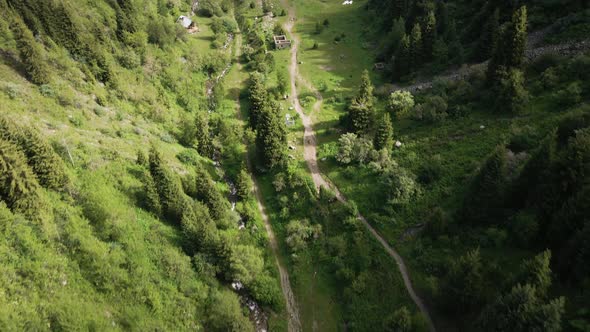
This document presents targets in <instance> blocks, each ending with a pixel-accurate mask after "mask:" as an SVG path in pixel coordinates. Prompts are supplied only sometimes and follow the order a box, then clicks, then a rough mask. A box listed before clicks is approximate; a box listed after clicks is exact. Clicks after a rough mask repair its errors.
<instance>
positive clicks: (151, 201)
mask: <svg viewBox="0 0 590 332" xmlns="http://www.w3.org/2000/svg"><path fill="white" fill-rule="evenodd" d="M143 190H144V194H145V201H144V204H145V207H146V209H147V210H148V211H150V212H152V213H153V214H154V215H155V216H160V215H161V214H162V204H160V196H159V195H158V190H157V189H156V184H155V183H154V179H153V178H152V176H151V175H150V173H149V172H145V174H144V177H143Z"/></svg>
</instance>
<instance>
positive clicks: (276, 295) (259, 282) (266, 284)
mask: <svg viewBox="0 0 590 332" xmlns="http://www.w3.org/2000/svg"><path fill="white" fill-rule="evenodd" d="M250 290H251V292H252V296H254V298H255V299H256V300H257V301H259V303H261V304H263V305H267V306H270V307H271V308H273V309H274V310H277V311H278V310H279V309H280V308H281V305H282V301H283V299H282V296H283V294H282V293H281V288H280V286H279V284H278V282H277V280H276V279H275V278H271V277H269V276H266V275H262V276H258V277H257V278H256V279H254V280H253V281H252V284H251V285H250Z"/></svg>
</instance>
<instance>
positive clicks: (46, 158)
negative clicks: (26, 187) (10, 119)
mask: <svg viewBox="0 0 590 332" xmlns="http://www.w3.org/2000/svg"><path fill="white" fill-rule="evenodd" d="M22 148H23V150H24V152H25V155H26V156H27V160H28V163H29V165H30V166H31V169H32V170H33V172H34V173H35V175H37V178H38V179H39V182H40V183H41V185H42V186H44V187H46V188H49V189H53V190H63V189H64V186H65V185H66V184H67V182H68V177H67V174H66V172H65V166H64V163H63V160H62V159H61V158H60V157H59V156H58V155H57V153H55V151H54V150H53V147H52V146H51V145H49V143H47V141H46V140H44V139H43V138H41V136H40V135H39V133H38V132H37V131H35V130H32V129H28V128H27V129H25V130H24V142H23V145H22Z"/></svg>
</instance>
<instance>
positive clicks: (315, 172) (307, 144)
mask: <svg viewBox="0 0 590 332" xmlns="http://www.w3.org/2000/svg"><path fill="white" fill-rule="evenodd" d="M283 5H284V6H285V7H288V8H289V16H288V19H287V23H286V24H285V30H287V32H288V33H289V34H290V35H291V38H292V44H291V62H290V65H289V72H290V76H291V97H292V99H293V100H292V101H293V104H294V107H295V110H296V111H297V113H298V114H299V116H300V117H301V121H302V123H303V127H304V137H303V157H304V159H305V161H306V163H307V167H308V168H309V171H310V172H311V176H312V179H313V182H314V184H315V186H316V188H317V189H319V188H320V187H322V186H324V187H326V188H330V189H332V190H333V191H334V192H335V194H336V198H337V199H338V200H339V201H341V202H346V198H345V197H344V195H342V193H340V191H339V190H338V188H337V187H336V186H334V185H332V184H330V183H329V182H328V181H326V179H325V178H324V177H323V176H322V174H321V172H320V169H319V167H318V162H317V153H316V151H317V140H316V137H315V132H314V130H313V120H312V118H311V117H312V116H313V114H315V113H317V112H319V111H320V109H321V106H322V102H323V98H322V96H321V94H320V93H319V91H318V90H317V89H316V88H314V87H313V85H312V84H311V83H309V82H306V81H304V80H303V79H301V76H300V74H299V69H298V63H299V62H298V60H297V50H298V47H299V40H298V37H297V36H296V35H295V34H294V33H293V27H294V23H295V20H296V16H295V10H294V8H293V7H292V6H290V5H289V4H288V3H287V0H283ZM297 82H301V83H302V84H305V85H307V86H308V87H309V88H310V89H311V90H312V91H313V92H314V94H315V95H316V98H317V102H316V103H315V104H314V106H313V112H312V114H310V115H309V116H307V115H306V114H305V113H304V111H303V107H301V104H300V103H299V95H298V92H297ZM357 217H358V219H359V220H360V221H361V222H362V223H363V225H365V227H366V228H367V229H368V230H369V232H370V233H371V235H372V236H373V237H374V238H375V239H376V240H377V241H378V242H379V243H380V244H381V245H382V246H383V248H384V249H385V251H386V252H387V253H388V254H389V256H391V257H392V258H393V259H394V260H395V262H396V263H397V265H398V268H399V271H400V273H401V275H402V279H403V281H404V285H405V287H406V289H407V291H408V293H409V294H410V297H411V298H412V300H413V301H414V303H416V306H417V307H418V308H419V309H420V311H421V312H422V313H423V314H424V316H425V317H426V319H427V320H428V324H429V325H430V331H432V332H435V331H436V329H435V327H434V324H433V322H432V319H431V316H430V312H429V311H428V308H427V307H426V305H425V304H424V302H423V301H422V299H421V298H420V297H419V296H418V295H417V294H416V292H415V291H414V288H413V286H412V282H411V280H410V277H409V274H408V269H407V267H406V264H405V263H404V260H403V259H402V257H401V256H400V255H399V254H398V253H397V252H396V251H395V250H394V249H393V248H392V247H391V246H390V245H389V244H388V243H387V241H385V239H383V237H381V235H379V233H377V231H376V230H375V229H374V228H373V227H372V226H371V225H370V224H369V223H368V222H367V220H366V219H365V217H363V216H362V215H360V214H359V215H358V216H357Z"/></svg>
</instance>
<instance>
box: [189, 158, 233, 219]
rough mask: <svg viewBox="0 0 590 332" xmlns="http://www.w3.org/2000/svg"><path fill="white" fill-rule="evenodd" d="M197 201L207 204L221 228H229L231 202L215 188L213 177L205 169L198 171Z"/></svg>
mask: <svg viewBox="0 0 590 332" xmlns="http://www.w3.org/2000/svg"><path fill="white" fill-rule="evenodd" d="M195 180H196V196H195V199H197V200H199V201H201V202H203V203H205V205H207V207H208V208H209V213H210V214H211V217H212V218H213V220H215V222H216V223H217V224H218V225H219V226H221V227H224V228H225V227H228V226H229V225H228V222H229V220H228V217H229V216H228V211H229V209H230V207H229V201H228V200H227V199H226V198H225V197H224V196H223V194H222V193H221V192H220V191H219V190H218V189H217V187H216V186H215V182H214V181H213V179H212V178H211V175H210V174H209V173H208V172H207V171H206V170H204V169H201V168H199V169H197V176H196V178H195Z"/></svg>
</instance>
